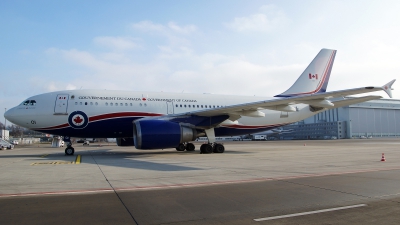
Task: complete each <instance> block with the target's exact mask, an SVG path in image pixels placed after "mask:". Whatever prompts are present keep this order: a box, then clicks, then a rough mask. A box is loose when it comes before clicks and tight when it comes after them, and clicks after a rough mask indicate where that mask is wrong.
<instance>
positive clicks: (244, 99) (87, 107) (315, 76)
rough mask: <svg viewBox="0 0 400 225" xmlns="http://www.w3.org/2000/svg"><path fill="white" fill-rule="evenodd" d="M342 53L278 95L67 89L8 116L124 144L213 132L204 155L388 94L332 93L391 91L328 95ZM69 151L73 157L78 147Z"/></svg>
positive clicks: (150, 144) (172, 141)
mask: <svg viewBox="0 0 400 225" xmlns="http://www.w3.org/2000/svg"><path fill="white" fill-rule="evenodd" d="M335 55H336V50H330V49H322V50H321V51H320V52H319V53H318V55H317V56H316V57H315V58H314V60H313V61H312V62H311V63H310V65H309V66H308V67H307V68H306V69H305V71H304V72H303V73H302V74H301V75H300V77H299V78H298V79H297V81H296V82H295V83H294V84H293V85H292V86H291V87H290V88H289V89H288V90H287V91H285V92H283V93H282V94H279V95H276V96H275V98H262V97H251V96H228V95H214V94H186V93H164V92H161V93H160V92H145V91H138V92H134V91H107V90H66V91H57V92H51V93H45V94H40V95H35V96H32V97H29V98H28V99H26V100H24V101H23V102H22V103H21V104H20V105H18V106H16V107H14V108H12V109H10V110H8V111H7V112H6V113H5V114H4V116H5V117H6V118H7V119H8V120H9V121H11V122H12V123H14V124H17V125H20V126H22V127H26V128H28V129H31V130H35V131H40V132H44V133H49V134H53V135H60V136H63V137H64V140H65V141H68V142H69V143H70V141H69V137H82V138H117V143H118V145H119V146H135V147H136V148H137V149H165V148H176V149H177V150H178V151H184V150H185V149H186V150H187V151H193V150H194V149H195V146H194V144H193V143H189V142H190V141H193V140H195V139H196V138H197V137H201V136H207V138H208V141H209V143H208V144H203V145H201V147H200V151H201V153H212V152H214V153H222V152H224V151H225V148H224V146H223V145H222V144H219V143H216V142H215V136H236V135H244V134H250V133H258V132H262V131H266V130H270V129H274V128H277V127H280V126H283V125H286V124H291V123H294V122H296V121H300V120H303V119H305V118H307V117H310V116H313V115H315V114H317V113H319V112H322V111H324V110H327V109H332V108H337V107H342V106H346V105H350V104H355V103H360V102H364V101H369V100H373V99H379V98H382V97H381V96H376V95H370V96H364V97H358V98H351V99H345V98H343V99H340V100H336V101H333V98H335V99H337V98H339V97H345V96H348V95H354V94H362V93H368V92H375V91H381V90H383V91H385V92H386V93H387V94H388V95H389V97H392V93H391V90H392V88H391V86H392V84H393V83H394V82H395V80H392V81H390V82H389V83H387V84H385V85H383V86H381V87H380V86H378V87H374V86H369V87H360V88H354V89H347V90H340V91H332V92H326V88H327V85H328V81H329V77H330V74H331V70H332V65H333V61H334V59H335ZM65 154H66V155H73V154H74V148H73V147H72V145H71V144H69V145H68V146H67V148H66V149H65Z"/></svg>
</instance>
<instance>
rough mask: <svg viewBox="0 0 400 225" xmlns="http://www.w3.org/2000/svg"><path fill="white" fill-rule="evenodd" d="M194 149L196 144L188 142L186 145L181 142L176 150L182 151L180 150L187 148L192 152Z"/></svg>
mask: <svg viewBox="0 0 400 225" xmlns="http://www.w3.org/2000/svg"><path fill="white" fill-rule="evenodd" d="M194 149H195V146H194V144H192V143H186V145H185V144H183V143H181V144H179V145H178V147H176V150H177V151H180V152H183V151H185V150H186V151H188V152H192V151H194Z"/></svg>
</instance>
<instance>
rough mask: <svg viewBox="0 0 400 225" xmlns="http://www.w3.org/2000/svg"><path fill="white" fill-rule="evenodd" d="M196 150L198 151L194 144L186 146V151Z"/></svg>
mask: <svg viewBox="0 0 400 225" xmlns="http://www.w3.org/2000/svg"><path fill="white" fill-rule="evenodd" d="M195 149H196V147H195V146H194V144H192V143H187V145H186V151H188V152H192V151H194V150H195Z"/></svg>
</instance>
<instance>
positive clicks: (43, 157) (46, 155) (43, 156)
mask: <svg viewBox="0 0 400 225" xmlns="http://www.w3.org/2000/svg"><path fill="white" fill-rule="evenodd" d="M48 155H49V154H44V155H42V156H40V158H44V157H46V156H48Z"/></svg>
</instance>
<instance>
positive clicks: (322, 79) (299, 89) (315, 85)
mask: <svg viewBox="0 0 400 225" xmlns="http://www.w3.org/2000/svg"><path fill="white" fill-rule="evenodd" d="M335 55H336V50H331V49H321V51H320V52H319V53H318V55H317V56H315V58H314V60H313V61H312V62H311V63H310V65H308V67H307V68H306V70H304V72H303V73H302V74H301V75H300V77H299V78H298V79H297V80H296V82H295V83H294V84H293V85H292V86H291V87H290V88H289V89H288V90H287V91H285V92H283V93H282V94H280V95H276V96H275V97H291V96H298V95H306V94H315V93H320V92H325V91H326V88H327V87H328V81H329V77H330V75H331V70H332V65H333V61H334V60H335Z"/></svg>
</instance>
